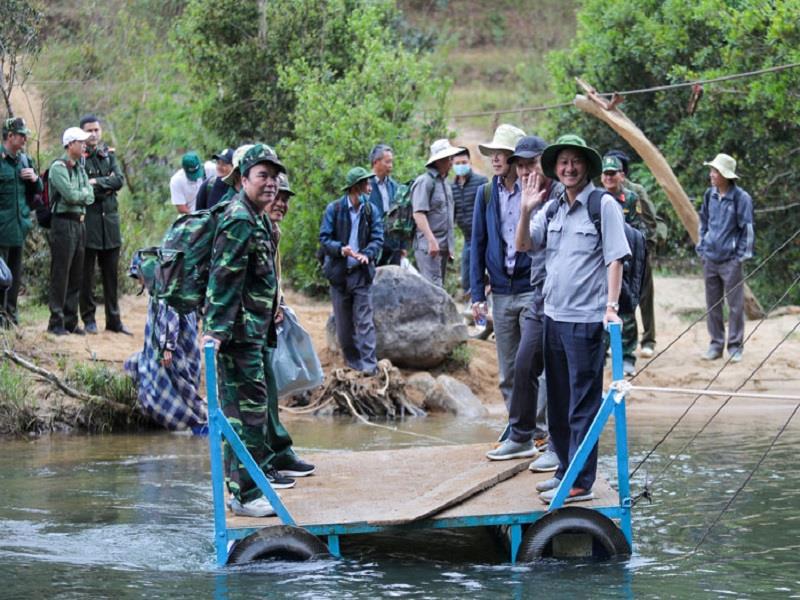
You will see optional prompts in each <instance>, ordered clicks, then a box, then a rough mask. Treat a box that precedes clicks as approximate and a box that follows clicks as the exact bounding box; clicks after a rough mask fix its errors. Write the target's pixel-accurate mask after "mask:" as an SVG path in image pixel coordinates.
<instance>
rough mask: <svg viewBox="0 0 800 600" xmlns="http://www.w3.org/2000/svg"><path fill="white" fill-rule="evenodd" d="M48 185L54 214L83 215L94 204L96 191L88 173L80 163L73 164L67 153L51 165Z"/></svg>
mask: <svg viewBox="0 0 800 600" xmlns="http://www.w3.org/2000/svg"><path fill="white" fill-rule="evenodd" d="M68 165H72V166H69V167H68ZM47 185H48V187H49V188H50V190H49V196H50V206H52V207H53V213H54V214H57V215H60V214H63V213H74V214H78V215H83V214H85V213H86V207H87V206H89V205H90V204H92V203H93V202H94V191H93V190H92V186H91V185H89V178H88V177H87V176H86V171H85V170H84V168H83V167H82V166H81V164H80V163H72V161H71V160H70V159H69V158H68V157H67V155H66V153H64V154H62V155H61V157H60V158H58V159H56V160H54V161H53V164H52V165H50V171H49V175H48V177H47Z"/></svg>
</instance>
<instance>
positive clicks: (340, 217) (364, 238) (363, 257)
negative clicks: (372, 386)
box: [319, 167, 383, 374]
mask: <svg viewBox="0 0 800 600" xmlns="http://www.w3.org/2000/svg"><path fill="white" fill-rule="evenodd" d="M370 177H371V175H370V173H369V171H367V170H366V169H364V168H362V167H355V168H353V169H350V171H348V173H347V178H346V183H345V186H344V187H343V188H342V191H343V192H344V195H343V196H342V197H341V198H339V199H338V200H334V201H333V202H331V203H330V204H328V206H327V207H326V208H325V213H324V215H323V217H322V225H321V226H320V230H319V241H320V243H321V244H322V249H323V251H324V253H325V263H324V264H323V267H322V271H323V273H324V274H325V277H326V278H327V279H328V281H329V282H330V284H331V300H332V301H333V314H334V318H335V320H336V337H337V338H338V340H339V345H340V346H341V348H342V354H344V360H345V362H346V363H347V366H348V367H350V368H351V369H355V370H357V371H362V372H365V373H370V374H372V373H374V372H375V370H376V369H377V367H378V360H377V357H376V355H375V347H376V334H375V322H374V320H373V313H372V280H373V279H374V278H375V265H376V263H377V261H378V257H379V256H380V252H381V248H382V247H383V222H382V220H381V218H380V216H379V215H378V214H376V211H375V208H374V206H373V205H372V203H371V202H370V201H369V200H368V198H369V193H370V183H369V179H370Z"/></svg>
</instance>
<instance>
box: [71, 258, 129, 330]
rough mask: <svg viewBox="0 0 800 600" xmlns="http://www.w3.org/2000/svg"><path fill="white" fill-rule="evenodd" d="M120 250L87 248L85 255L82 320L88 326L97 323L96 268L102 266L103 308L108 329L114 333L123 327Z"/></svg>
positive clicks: (81, 301)
mask: <svg viewBox="0 0 800 600" xmlns="http://www.w3.org/2000/svg"><path fill="white" fill-rule="evenodd" d="M119 251H120V249H119V248H110V249H108V250H96V249H94V248H86V251H85V252H84V255H83V283H82V284H81V295H80V305H81V319H82V320H83V322H84V323H85V324H86V325H88V324H89V323H94V322H95V311H96V310H97V305H96V304H95V301H94V271H95V269H94V267H95V264H98V265H99V266H100V279H101V281H102V282H103V307H104V308H105V312H106V329H110V330H112V331H114V330H118V329H120V328H121V327H122V319H121V318H120V315H119V300H118V298H119V297H118V295H117V284H118V281H117V279H118V277H117V265H118V263H119Z"/></svg>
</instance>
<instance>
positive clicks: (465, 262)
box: [461, 239, 470, 297]
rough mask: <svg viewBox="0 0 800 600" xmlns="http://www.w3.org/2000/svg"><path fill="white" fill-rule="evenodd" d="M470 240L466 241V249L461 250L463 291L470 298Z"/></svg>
mask: <svg viewBox="0 0 800 600" xmlns="http://www.w3.org/2000/svg"><path fill="white" fill-rule="evenodd" d="M469 288H470V285H469V240H467V239H465V240H464V248H462V250H461V289H463V290H464V293H465V294H467V297H469Z"/></svg>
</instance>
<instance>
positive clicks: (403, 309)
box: [327, 265, 468, 369]
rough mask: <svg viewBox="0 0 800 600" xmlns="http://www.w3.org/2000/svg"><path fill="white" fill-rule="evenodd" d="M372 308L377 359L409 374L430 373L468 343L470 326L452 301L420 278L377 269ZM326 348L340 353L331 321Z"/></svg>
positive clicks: (397, 269)
mask: <svg viewBox="0 0 800 600" xmlns="http://www.w3.org/2000/svg"><path fill="white" fill-rule="evenodd" d="M372 305H373V307H374V314H375V329H376V331H377V336H378V358H379V359H381V358H388V359H389V360H390V361H392V364H393V365H396V366H398V367H404V368H407V369H430V368H432V367H436V366H439V365H440V364H442V363H443V362H444V360H445V359H446V358H447V357H448V355H449V354H450V353H451V352H452V351H453V349H454V348H455V347H456V346H458V345H459V344H462V343H464V342H466V341H467V337H468V333H467V326H466V325H465V324H464V321H463V319H462V318H461V316H460V315H459V314H458V308H457V307H456V304H455V302H453V299H452V298H451V297H450V296H449V295H448V294H447V292H445V291H444V290H443V289H442V288H440V287H437V286H435V285H433V284H432V283H430V282H429V281H427V280H426V279H424V278H423V277H422V276H420V275H418V274H417V273H414V272H411V271H409V270H408V269H403V268H401V267H396V266H393V265H389V266H386V267H380V268H379V269H378V270H377V274H376V276H375V281H374V284H373V287H372ZM327 329H328V332H327V333H328V336H327V338H328V347H329V348H330V349H331V350H333V351H335V352H338V351H339V347H338V343H337V341H336V334H335V331H336V330H335V326H334V320H333V316H331V318H330V319H329V320H328V327H327Z"/></svg>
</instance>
